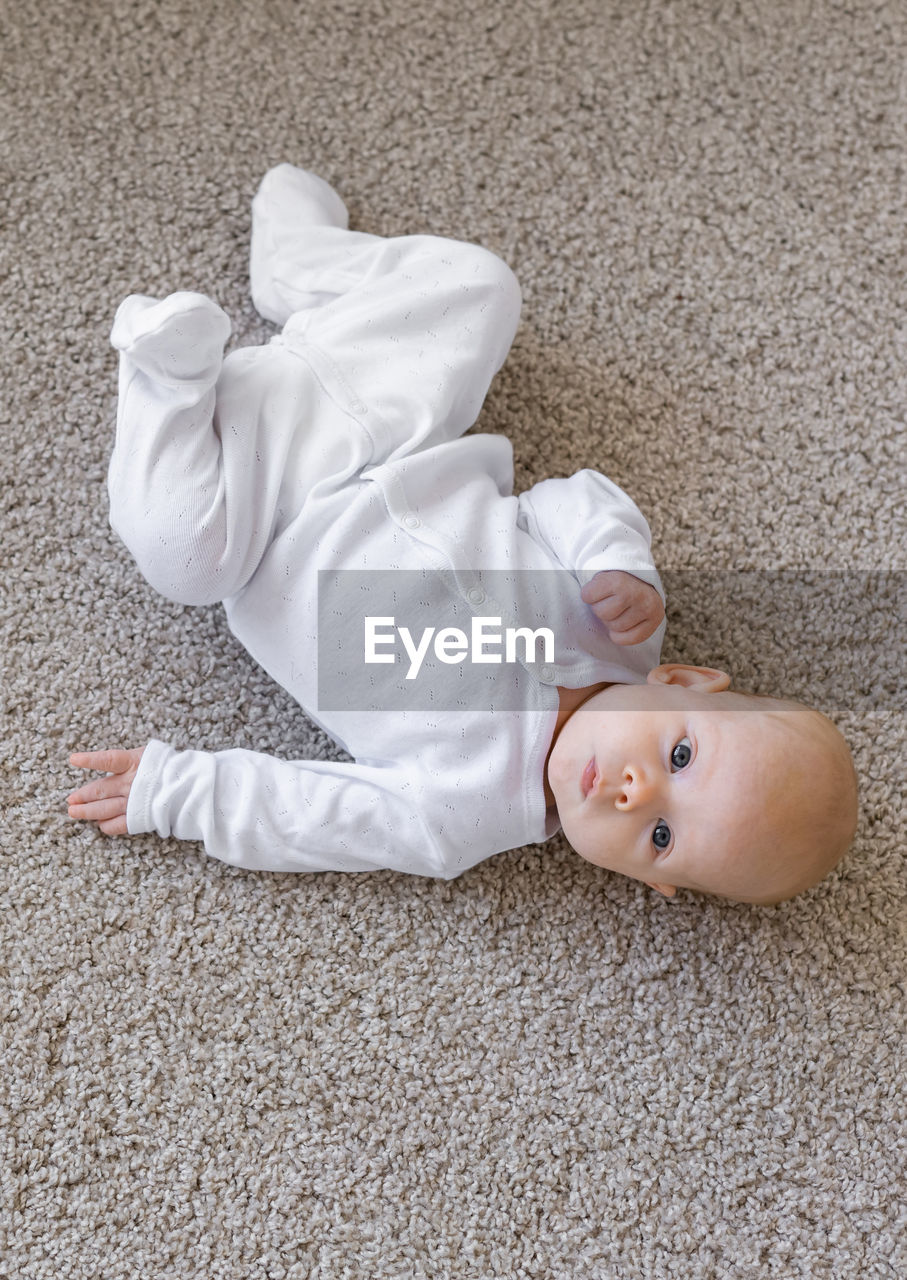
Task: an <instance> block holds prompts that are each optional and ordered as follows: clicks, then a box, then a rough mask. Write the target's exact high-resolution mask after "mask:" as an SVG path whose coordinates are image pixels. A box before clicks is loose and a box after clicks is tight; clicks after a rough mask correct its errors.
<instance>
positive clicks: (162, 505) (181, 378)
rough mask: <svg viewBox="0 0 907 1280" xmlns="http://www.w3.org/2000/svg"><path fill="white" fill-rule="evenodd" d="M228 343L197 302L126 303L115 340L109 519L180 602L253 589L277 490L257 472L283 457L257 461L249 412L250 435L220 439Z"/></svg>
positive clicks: (220, 324) (216, 315) (226, 328)
mask: <svg viewBox="0 0 907 1280" xmlns="http://www.w3.org/2000/svg"><path fill="white" fill-rule="evenodd" d="M229 334H230V321H229V320H228V318H227V316H226V315H225V314H224V312H223V311H222V310H221V309H220V307H218V306H217V305H216V304H215V303H214V302H212V301H211V300H210V299H209V298H206V297H203V296H202V295H201V294H195V293H176V294H172V295H171V296H170V297H168V298H165V299H163V300H162V301H156V300H155V299H153V298H145V297H141V296H138V295H133V296H132V297H129V298H127V299H126V301H125V302H123V303H122V305H121V306H120V308H119V310H118V311H117V315H116V320H115V322H114V326H113V331H112V333H111V341H112V343H113V345H114V346H115V347H116V348H117V349H118V350H119V352H120V375H119V405H118V409H117V436H116V444H115V447H114V451H113V456H112V458H111V460H110V468H109V472H108V488H109V493H110V522H111V524H112V525H113V527H114V529H115V530H116V532H117V533H118V534H119V535H120V537H121V538H122V539H123V541H124V542H125V543H126V545H127V547H128V548H129V550H130V551H131V552H132V554H133V556H134V557H135V559H136V561H137V563H138V566H139V568H140V569H141V571H142V573H143V574H144V575H145V577H146V578H147V579H148V581H149V582H150V583H151V585H152V586H154V587H155V588H156V589H157V590H158V591H160V592H161V593H162V594H163V595H165V596H167V597H169V598H170V599H174V600H179V601H180V602H182V603H184V604H207V603H212V602H213V601H215V600H221V599H224V598H225V597H227V596H229V595H231V594H233V593H234V592H235V591H237V590H238V589H239V588H240V587H241V586H242V585H243V584H244V583H245V582H246V581H247V580H248V578H249V577H250V576H251V573H252V572H253V571H254V569H255V566H256V564H257V563H258V559H259V558H260V556H261V554H262V551H263V545H258V544H261V543H262V539H263V538H264V537H265V536H266V534H267V527H266V526H267V511H266V508H267V506H268V504H269V502H273V499H274V493H276V491H277V488H278V487H279V479H280V477H279V474H275V475H273V476H272V475H270V474H268V475H264V477H263V472H265V471H274V470H275V469H279V467H280V463H281V459H280V458H279V457H277V458H276V460H275V462H274V463H273V464H272V463H270V461H269V460H268V459H264V460H263V459H262V458H261V457H258V459H256V456H255V451H256V441H255V430H256V419H257V415H256V412H255V407H254V406H251V405H250V406H249V410H248V413H247V414H246V416H247V417H248V419H249V429H248V431H247V432H246V431H244V432H238V431H236V430H234V429H233V428H232V427H230V428H228V429H227V434H228V435H229V437H230V438H229V440H226V441H223V442H222V441H221V438H220V433H219V424H218V423H217V419H216V412H217V411H216V404H215V384H216V382H217V380H218V376H219V374H220V372H221V366H222V362H223V349H224V344H225V342H226V341H227V338H228V337H229ZM234 358H235V357H234ZM253 358H254V357H253ZM237 416H239V417H240V418H241V415H237ZM243 425H245V424H243ZM250 451H251V457H248V456H247V455H248V454H249V453H250ZM259 452H261V451H259ZM256 463H258V464H259V465H256ZM256 486H257V487H256ZM271 491H273V492H271Z"/></svg>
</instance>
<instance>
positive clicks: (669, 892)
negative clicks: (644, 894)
mask: <svg viewBox="0 0 907 1280" xmlns="http://www.w3.org/2000/svg"><path fill="white" fill-rule="evenodd" d="M645 883H646V884H647V885H648V886H649V888H650V889H656V890H657V891H658V892H659V893H660V894H661V895H662V897H665V898H673V897H674V894H675V893H676V892H677V889H676V887H675V886H674V885H673V884H655V883H653V881H651V880H646V881H645Z"/></svg>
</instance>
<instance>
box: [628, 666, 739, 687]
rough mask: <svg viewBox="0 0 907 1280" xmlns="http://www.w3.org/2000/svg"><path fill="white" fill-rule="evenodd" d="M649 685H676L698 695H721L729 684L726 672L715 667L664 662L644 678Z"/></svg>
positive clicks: (729, 678) (729, 679)
mask: <svg viewBox="0 0 907 1280" xmlns="http://www.w3.org/2000/svg"><path fill="white" fill-rule="evenodd" d="M646 680H647V681H648V683H649V684H676V685H680V686H681V688H684V689H696V690H697V691H698V692H699V693H721V692H723V690H725V689H727V688H728V686H729V685H730V683H731V677H730V676H729V675H728V673H727V672H726V671H718V670H716V669H715V667H687V666H684V664H683V663H682V662H665V663H662V665H661V666H660V667H654V668H653V669H652V670H651V671H650V672H649V674H648V675H647V676H646Z"/></svg>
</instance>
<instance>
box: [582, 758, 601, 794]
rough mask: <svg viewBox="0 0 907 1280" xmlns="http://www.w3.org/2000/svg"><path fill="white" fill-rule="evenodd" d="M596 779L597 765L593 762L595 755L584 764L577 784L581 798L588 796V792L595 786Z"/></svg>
mask: <svg viewBox="0 0 907 1280" xmlns="http://www.w3.org/2000/svg"><path fill="white" fill-rule="evenodd" d="M597 781H598V767H597V766H596V763H595V756H593V757H592V759H591V760H590V761H589V763H588V764H587V765H586V767H585V769H584V770H583V776H582V777H581V778H580V783H579V785H580V788H581V790H582V793H583V799H585V798H586V796H588V794H589V792H590V791H591V790H592V788H593V787H594V786H595V784H596V782H597Z"/></svg>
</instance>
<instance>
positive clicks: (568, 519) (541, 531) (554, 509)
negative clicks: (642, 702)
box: [519, 470, 665, 645]
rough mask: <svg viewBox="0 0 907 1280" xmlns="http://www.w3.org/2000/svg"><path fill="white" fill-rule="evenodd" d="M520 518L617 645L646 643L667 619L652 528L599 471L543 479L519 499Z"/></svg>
mask: <svg viewBox="0 0 907 1280" xmlns="http://www.w3.org/2000/svg"><path fill="white" fill-rule="evenodd" d="M519 504H520V520H521V522H522V523H523V525H524V527H525V528H526V529H527V531H528V532H529V533H530V534H531V535H532V537H533V538H534V539H535V540H536V541H537V542H540V543H542V545H544V546H546V547H547V548H548V550H549V551H550V552H551V553H552V555H553V556H554V557H555V559H556V560H557V561H558V563H559V564H561V565H563V567H564V568H565V569H567V570H568V571H569V572H570V573H572V574H574V575H575V577H576V578H577V579H578V580H579V582H580V583H581V584H582V587H583V590H582V598H583V600H584V601H585V602H586V604H588V605H590V606H591V607H592V611H593V612H594V613H595V615H596V617H598V618H599V620H600V621H601V622H602V624H603V625H604V626H605V627H606V628H607V630H608V635H609V637H610V639H611V641H612V642H613V643H614V644H618V645H635V644H640V643H642V642H643V641H644V640H647V639H648V638H649V637H650V636H652V635H654V633H655V632H656V631H657V630H658V627H659V626H660V625H661V623H662V621H663V620H664V616H665V613H664V604H663V598H664V595H663V591H662V586H661V580H660V578H659V576H658V573H657V571H656V569H655V563H654V561H653V559H652V550H651V534H650V532H649V526H648V524H647V522H646V519H645V517H644V516H643V514H642V512H641V511H640V510H639V508H638V507H637V506H636V503H635V502H634V501H633V500H632V498H630V497H629V495H628V494H626V493H624V491H623V489H621V488H619V487H618V486H617V485H616V484H614V483H613V481H611V480H608V479H607V478H606V477H605V476H603V475H601V474H600V473H599V472H597V471H589V470H586V471H578V472H577V473H576V474H575V475H573V476H569V477H568V478H566V479H553V480H543V481H541V483H540V484H537V485H534V486H533V488H531V489H529V490H528V491H527V492H526V493H523V494H521V495H520V498H519Z"/></svg>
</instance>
